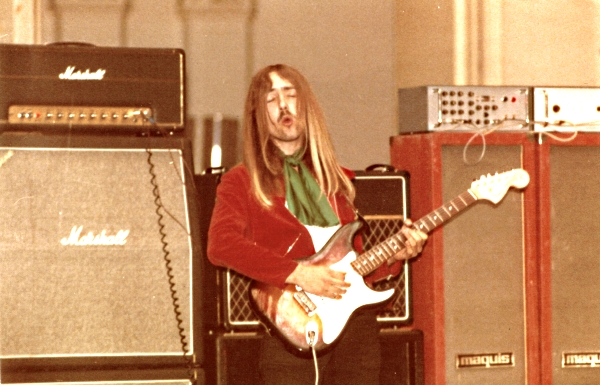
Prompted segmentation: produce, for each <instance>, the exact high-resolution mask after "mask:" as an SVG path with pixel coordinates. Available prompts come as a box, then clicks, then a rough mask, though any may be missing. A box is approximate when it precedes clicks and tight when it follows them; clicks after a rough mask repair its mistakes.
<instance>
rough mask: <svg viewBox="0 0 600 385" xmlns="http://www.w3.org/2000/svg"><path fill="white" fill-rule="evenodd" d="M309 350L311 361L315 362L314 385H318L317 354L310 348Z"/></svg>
mask: <svg viewBox="0 0 600 385" xmlns="http://www.w3.org/2000/svg"><path fill="white" fill-rule="evenodd" d="M310 350H312V355H313V361H314V362H315V385H319V364H318V362H317V352H316V351H315V349H314V348H312V347H311V348H310Z"/></svg>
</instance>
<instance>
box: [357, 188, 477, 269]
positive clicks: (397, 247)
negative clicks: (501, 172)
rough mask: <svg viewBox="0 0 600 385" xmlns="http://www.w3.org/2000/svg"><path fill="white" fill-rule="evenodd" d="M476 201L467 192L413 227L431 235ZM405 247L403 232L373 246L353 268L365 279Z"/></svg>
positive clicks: (475, 198) (360, 256)
mask: <svg viewBox="0 0 600 385" xmlns="http://www.w3.org/2000/svg"><path fill="white" fill-rule="evenodd" d="M476 201H477V197H476V196H475V195H474V194H473V193H472V192H471V191H470V190H467V191H465V192H463V193H462V194H460V195H458V196H457V197H456V198H454V199H452V200H450V201H448V202H446V203H445V204H444V205H442V206H440V207H439V208H437V209H436V210H433V211H432V212H430V213H429V214H427V215H425V216H424V217H422V218H421V219H419V220H418V221H416V222H414V223H413V227H414V228H416V229H419V230H421V231H423V232H426V233H429V232H431V231H432V230H433V229H435V228H436V227H438V226H440V225H442V224H443V223H444V222H446V221H448V220H449V219H450V218H452V217H454V216H455V215H457V214H458V213H460V212H461V211H463V210H464V209H466V208H467V207H469V206H470V205H472V204H473V203H475V202H476ZM405 247H406V237H405V236H404V234H402V233H401V232H397V233H396V234H394V235H392V236H391V237H389V238H387V239H386V240H384V241H383V242H381V243H379V244H378V245H375V246H373V247H372V248H371V249H370V250H369V251H367V252H365V253H363V254H361V255H359V256H357V257H356V260H355V261H354V262H352V266H353V268H354V269H355V270H356V271H357V272H358V273H359V274H360V275H362V276H363V277H365V276H367V275H369V274H370V273H372V272H373V271H375V270H376V269H377V268H378V267H379V266H381V265H382V264H384V263H385V262H387V261H388V260H390V258H393V257H394V255H396V254H397V253H398V252H400V251H401V250H402V249H404V248H405Z"/></svg>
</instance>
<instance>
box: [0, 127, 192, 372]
mask: <svg viewBox="0 0 600 385" xmlns="http://www.w3.org/2000/svg"><path fill="white" fill-rule="evenodd" d="M190 155H191V151H190V150H189V144H188V143H187V142H186V141H185V140H183V139H177V138H157V137H154V136H150V137H144V138H134V137H121V138H118V140H115V138H112V137H95V136H81V137H76V136H72V135H71V136H59V135H54V136H38V135H22V134H8V133H5V134H3V135H2V136H0V207H1V208H2V210H0V294H1V301H0V319H1V322H2V323H1V326H2V327H1V329H0V331H1V335H0V336H1V340H0V342H1V346H2V351H1V358H2V369H3V370H2V376H3V378H2V379H3V380H5V381H9V379H10V378H11V373H12V372H19V371H22V370H23V368H28V369H27V370H25V371H27V372H31V371H34V370H36V368H37V369H40V370H42V369H43V370H44V371H47V370H48V368H50V367H62V368H65V367H68V368H71V369H72V370H76V368H78V367H87V368H89V367H94V368H95V367H97V366H99V367H106V366H108V367H111V368H113V369H114V368H116V367H119V366H127V365H129V366H133V367H136V368H140V367H155V366H161V367H164V366H165V365H167V366H168V365H175V366H182V367H184V368H183V369H184V370H185V371H187V368H186V367H185V365H186V361H187V362H188V364H190V365H191V364H192V363H191V362H190V361H192V360H193V357H195V356H196V355H198V354H199V353H200V349H201V344H200V342H199V337H198V334H199V333H198V332H196V330H195V326H196V325H197V324H198V322H197V319H198V318H199V314H198V313H199V311H198V309H197V308H196V306H195V301H194V293H195V288H194V285H193V282H194V281H193V279H192V277H193V276H194V274H195V272H196V270H197V267H196V264H197V261H199V260H200V259H201V257H200V255H197V253H199V252H200V250H199V249H198V248H197V246H196V245H198V244H199V241H198V237H199V235H198V234H199V231H198V230H197V227H198V220H197V209H196V207H195V200H194V199H193V198H194V195H193V184H192V178H191V177H190V174H189V172H188V170H189V169H190V168H189V167H190V164H191V163H190V162H191V160H190ZM9 369H10V370H9ZM185 371H184V373H185ZM80 378H81V377H80ZM183 378H185V374H184V376H183ZM46 379H47V380H52V381H54V380H55V379H48V378H46Z"/></svg>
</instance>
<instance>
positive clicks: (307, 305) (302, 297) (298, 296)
mask: <svg viewBox="0 0 600 385" xmlns="http://www.w3.org/2000/svg"><path fill="white" fill-rule="evenodd" d="M297 289H298V291H296V292H295V293H294V299H295V300H296V302H298V304H299V305H300V306H302V309H304V311H305V312H306V314H308V315H309V316H312V314H313V312H314V311H315V310H317V305H315V303H314V302H313V301H312V300H311V299H310V298H309V297H308V295H307V294H306V292H305V291H304V290H302V289H300V288H297Z"/></svg>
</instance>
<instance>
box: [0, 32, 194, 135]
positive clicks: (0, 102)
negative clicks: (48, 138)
mask: <svg viewBox="0 0 600 385" xmlns="http://www.w3.org/2000/svg"><path fill="white" fill-rule="evenodd" d="M184 122H185V57H184V52H183V50H181V49H165V48H123V47H97V46H93V45H88V44H76V43H64V44H62V43H59V44H49V45H16V44H0V131H5V130H6V131H50V130H80V131H83V130H92V131H100V130H108V131H112V132H116V133H129V132H131V133H134V132H143V131H148V130H150V129H154V130H155V129H158V130H160V131H168V132H171V133H172V132H174V131H180V130H183V127H184Z"/></svg>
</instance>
